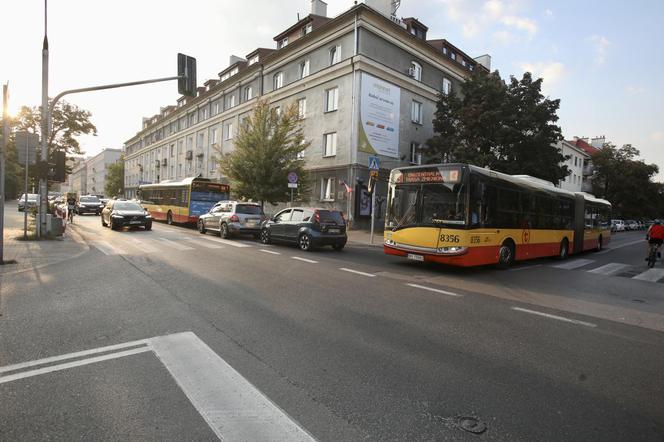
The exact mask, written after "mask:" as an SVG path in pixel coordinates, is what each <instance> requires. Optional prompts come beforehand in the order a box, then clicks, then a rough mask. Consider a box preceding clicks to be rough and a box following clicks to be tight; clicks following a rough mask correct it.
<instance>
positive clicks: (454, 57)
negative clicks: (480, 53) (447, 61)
mask: <svg viewBox="0 0 664 442" xmlns="http://www.w3.org/2000/svg"><path fill="white" fill-rule="evenodd" d="M450 58H451V59H452V60H456V54H455V53H454V52H450Z"/></svg>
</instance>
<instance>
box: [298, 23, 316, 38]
mask: <svg viewBox="0 0 664 442" xmlns="http://www.w3.org/2000/svg"><path fill="white" fill-rule="evenodd" d="M312 30H313V26H312V24H311V23H307V24H306V25H305V26H302V32H301V34H302V37H304V36H305V35H307V34H308V33H310V32H311V31H312Z"/></svg>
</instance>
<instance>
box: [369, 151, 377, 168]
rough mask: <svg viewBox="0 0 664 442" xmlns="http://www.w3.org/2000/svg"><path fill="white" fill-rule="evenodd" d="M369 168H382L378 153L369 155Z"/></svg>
mask: <svg viewBox="0 0 664 442" xmlns="http://www.w3.org/2000/svg"><path fill="white" fill-rule="evenodd" d="M369 169H370V170H380V158H378V157H377V156H376V155H371V156H369Z"/></svg>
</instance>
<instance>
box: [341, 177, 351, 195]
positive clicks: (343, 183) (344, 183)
mask: <svg viewBox="0 0 664 442" xmlns="http://www.w3.org/2000/svg"><path fill="white" fill-rule="evenodd" d="M339 184H341V185H342V186H344V187H345V188H346V193H351V192H352V191H353V188H352V187H350V186H349V185H348V183H346V182H345V181H344V180H339Z"/></svg>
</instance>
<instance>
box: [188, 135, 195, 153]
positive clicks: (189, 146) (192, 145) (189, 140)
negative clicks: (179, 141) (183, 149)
mask: <svg viewBox="0 0 664 442" xmlns="http://www.w3.org/2000/svg"><path fill="white" fill-rule="evenodd" d="M193 147H194V137H187V150H191V149H192V148H193Z"/></svg>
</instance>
